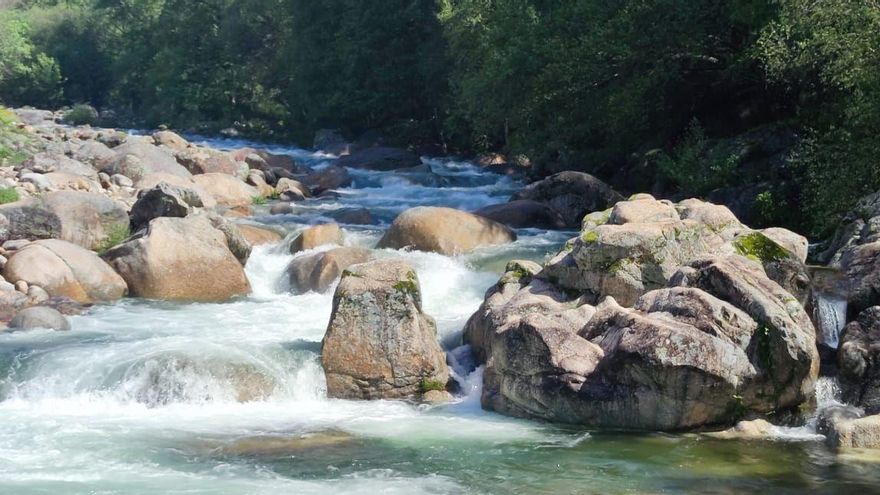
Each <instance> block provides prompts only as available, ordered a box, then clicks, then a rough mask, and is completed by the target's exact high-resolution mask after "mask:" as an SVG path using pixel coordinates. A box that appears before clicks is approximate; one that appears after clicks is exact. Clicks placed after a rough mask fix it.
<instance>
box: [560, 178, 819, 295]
mask: <svg viewBox="0 0 880 495" xmlns="http://www.w3.org/2000/svg"><path fill="white" fill-rule="evenodd" d="M733 253H737V254H741V255H743V256H746V257H749V258H750V259H752V260H754V261H755V262H756V263H759V264H761V265H762V266H763V268H764V269H765V270H766V271H767V275H769V276H770V277H771V278H772V279H773V280H775V281H777V282H778V283H780V284H782V285H783V286H784V287H785V288H786V289H787V290H789V292H791V293H792V294H793V295H795V296H796V298H797V299H798V300H800V301H805V299H806V296H807V293H808V288H809V277H808V275H807V273H806V267H805V266H804V264H803V263H802V262H801V261H800V260H798V259H797V257H796V256H795V255H794V254H793V253H791V252H789V251H788V250H786V249H785V248H784V247H782V246H780V245H779V244H777V243H776V242H774V241H773V240H772V239H770V238H769V237H767V236H766V235H764V234H763V233H761V232H757V231H753V230H751V229H749V228H748V227H745V226H744V225H742V224H740V223H739V222H738V221H736V218H735V217H734V216H733V214H732V213H730V212H729V210H727V209H726V208H724V207H723V206H718V205H712V204H710V203H705V202H702V201H699V200H687V201H684V202H682V203H679V204H677V205H676V204H673V203H670V202H668V201H657V200H655V199H654V198H652V197H650V196H647V195H640V196H639V197H635V198H632V199H630V200H628V201H621V202H618V203H617V204H615V205H614V207H612V208H610V209H608V210H606V211H603V212H596V213H591V214H588V215H586V216H585V217H584V222H583V230H582V231H581V233H580V235H579V236H578V237H576V238H575V239H572V240H571V241H569V243H568V245H567V246H566V248H565V249H563V250H562V251H561V252H560V253H558V254H557V255H556V256H555V257H554V258H553V259H552V260H551V261H550V263H549V264H548V265H547V267H546V269H545V275H546V276H547V277H549V278H551V279H553V280H554V281H555V283H556V284H557V285H558V286H559V287H561V288H564V289H566V290H572V291H576V292H578V293H581V294H586V295H589V296H591V297H592V298H593V300H594V301H599V300H601V298H603V297H605V296H612V297H614V298H615V299H616V300H617V301H618V302H620V303H621V304H623V305H624V306H630V305H632V304H633V303H634V302H635V300H636V299H638V298H639V297H640V296H641V295H642V294H644V293H645V292H647V291H649V290H653V289H658V288H661V287H663V286H665V285H666V283H667V282H668V280H669V278H670V277H671V276H672V274H673V273H675V272H676V271H677V270H678V268H679V267H681V266H682V265H685V264H687V263H690V262H691V261H693V260H696V259H699V258H701V257H704V256H712V255H728V254H733Z"/></svg>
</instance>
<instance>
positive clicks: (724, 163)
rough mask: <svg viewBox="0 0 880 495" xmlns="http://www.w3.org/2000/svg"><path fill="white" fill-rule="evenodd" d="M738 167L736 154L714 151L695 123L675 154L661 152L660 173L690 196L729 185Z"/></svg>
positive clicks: (694, 122) (691, 125) (677, 147)
mask: <svg viewBox="0 0 880 495" xmlns="http://www.w3.org/2000/svg"><path fill="white" fill-rule="evenodd" d="M738 166H739V158H738V157H737V156H736V155H735V154H727V153H725V152H724V151H723V150H712V149H711V147H710V145H709V140H708V138H707V137H706V133H705V131H704V130H703V127H702V126H701V125H700V123H699V122H697V121H693V122H692V123H691V124H690V126H689V127H688V128H687V130H686V131H685V134H684V137H683V138H682V140H681V142H680V143H679V144H678V145H677V146H676V147H675V149H674V150H673V151H672V154H671V155H669V154H666V153H662V154H661V155H660V158H659V162H658V167H659V169H660V174H661V175H662V176H663V177H664V178H666V179H669V180H671V181H672V182H673V183H674V184H675V185H676V186H678V188H679V189H680V190H682V191H684V192H687V193H695V194H706V193H709V192H710V191H712V190H713V189H717V188H719V187H723V186H725V185H728V184H729V183H730V182H731V179H732V178H733V174H734V172H735V171H736V169H737V167H738Z"/></svg>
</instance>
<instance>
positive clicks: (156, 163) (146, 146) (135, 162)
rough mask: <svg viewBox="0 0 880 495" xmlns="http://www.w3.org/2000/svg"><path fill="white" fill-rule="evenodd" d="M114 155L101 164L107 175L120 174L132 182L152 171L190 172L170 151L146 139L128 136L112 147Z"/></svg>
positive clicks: (168, 172)
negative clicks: (122, 141)
mask: <svg viewBox="0 0 880 495" xmlns="http://www.w3.org/2000/svg"><path fill="white" fill-rule="evenodd" d="M113 152H114V153H115V156H114V157H113V159H111V160H107V161H105V162H103V163H102V164H101V172H104V173H106V174H107V175H114V174H122V175H124V176H126V177H128V178H129V179H131V180H133V181H134V182H137V181H139V180H140V179H141V178H142V177H144V176H145V175H148V174H152V173H163V174H171V175H176V176H179V177H190V176H192V174H191V173H190V172H189V171H188V170H187V169H186V168H184V167H183V166H182V165H180V164H179V163H177V160H176V159H175V158H174V155H173V154H172V153H171V151H169V150H166V149H163V148H160V147H158V146H154V145H153V144H152V143H151V142H150V141H148V140H147V139H141V138H137V137H134V136H132V137H129V138H128V139H127V140H126V141H125V142H124V143H122V144H120V145H119V146H117V147H115V148H113Z"/></svg>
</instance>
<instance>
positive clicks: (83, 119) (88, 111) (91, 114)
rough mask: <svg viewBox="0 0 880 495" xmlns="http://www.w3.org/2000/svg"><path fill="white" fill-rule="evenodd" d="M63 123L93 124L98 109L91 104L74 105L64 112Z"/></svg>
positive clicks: (96, 117) (96, 121)
mask: <svg viewBox="0 0 880 495" xmlns="http://www.w3.org/2000/svg"><path fill="white" fill-rule="evenodd" d="M64 123H65V124H70V125H95V124H97V123H98V111H97V110H95V108H94V107H93V106H91V105H74V107H73V108H71V109H70V110H68V111H67V113H65V114H64Z"/></svg>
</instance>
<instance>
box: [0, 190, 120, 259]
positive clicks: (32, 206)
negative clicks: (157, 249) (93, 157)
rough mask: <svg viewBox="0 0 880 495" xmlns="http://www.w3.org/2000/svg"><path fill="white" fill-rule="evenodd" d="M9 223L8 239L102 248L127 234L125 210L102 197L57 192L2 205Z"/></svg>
mask: <svg viewBox="0 0 880 495" xmlns="http://www.w3.org/2000/svg"><path fill="white" fill-rule="evenodd" d="M0 214H2V215H3V216H5V217H6V218H7V219H8V220H9V227H8V233H7V235H6V236H5V239H62V240H65V241H68V242H72V243H74V244H78V245H80V246H82V247H85V248H87V249H102V248H104V247H106V245H107V242H108V241H109V240H110V239H112V238H114V237H118V236H119V235H121V233H124V232H127V231H128V213H127V212H126V209H125V207H124V206H123V205H122V204H120V203H118V202H116V201H113V200H112V199H110V198H108V197H106V196H104V195H101V194H92V193H87V192H79V191H56V192H50V193H47V194H44V195H42V196H40V197H38V198H29V199H25V200H22V201H17V202H15V203H9V204H5V205H2V206H0Z"/></svg>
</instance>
